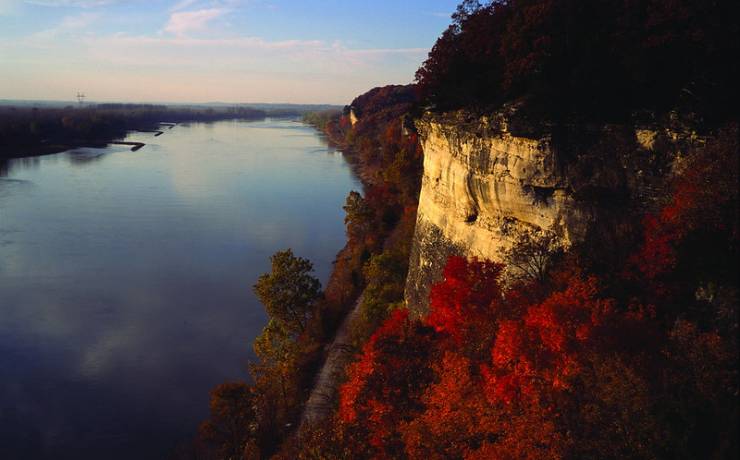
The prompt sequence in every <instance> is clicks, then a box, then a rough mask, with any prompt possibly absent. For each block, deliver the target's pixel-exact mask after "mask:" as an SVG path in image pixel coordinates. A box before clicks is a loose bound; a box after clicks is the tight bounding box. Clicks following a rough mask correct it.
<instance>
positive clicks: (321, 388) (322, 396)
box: [301, 295, 362, 426]
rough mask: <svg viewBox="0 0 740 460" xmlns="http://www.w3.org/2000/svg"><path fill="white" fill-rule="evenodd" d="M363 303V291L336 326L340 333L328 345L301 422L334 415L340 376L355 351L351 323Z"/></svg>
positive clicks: (316, 421) (303, 423)
mask: <svg viewBox="0 0 740 460" xmlns="http://www.w3.org/2000/svg"><path fill="white" fill-rule="evenodd" d="M360 305H362V295H360V297H359V298H358V299H357V302H355V305H354V307H353V308H352V311H350V312H349V313H348V314H347V316H346V317H345V318H344V321H342V324H341V325H340V326H339V329H338V330H337V335H336V336H335V337H334V342H332V344H331V347H330V348H329V353H328V355H327V357H326V361H325V362H324V365H323V366H322V367H321V371H320V372H319V374H318V376H317V377H316V382H315V383H314V387H313V390H311V395H310V396H309V397H308V401H307V402H306V407H305V408H304V409H303V415H302V416H301V426H303V425H305V424H306V423H309V424H314V423H318V422H321V421H322V420H324V419H326V417H328V416H329V415H331V413H332V412H333V410H334V401H335V400H336V397H337V392H338V391H339V379H340V378H341V377H342V373H343V372H344V369H345V367H346V366H347V364H348V363H349V362H350V360H351V359H352V357H353V355H354V351H355V350H354V347H353V346H352V344H351V343H350V336H349V326H350V324H351V323H352V320H353V319H354V318H355V317H357V315H358V314H359V313H360Z"/></svg>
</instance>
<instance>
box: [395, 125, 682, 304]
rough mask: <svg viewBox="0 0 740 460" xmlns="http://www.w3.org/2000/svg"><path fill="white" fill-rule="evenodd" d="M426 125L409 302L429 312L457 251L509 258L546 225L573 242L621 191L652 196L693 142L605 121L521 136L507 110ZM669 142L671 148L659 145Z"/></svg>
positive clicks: (563, 239)
mask: <svg viewBox="0 0 740 460" xmlns="http://www.w3.org/2000/svg"><path fill="white" fill-rule="evenodd" d="M416 124H417V129H418V131H419V135H420V139H421V142H422V146H423V149H424V174H423V178H422V186H421V194H420V197H419V209H418V215H417V222H416V232H415V237H414V242H413V247H412V251H411V260H410V265H409V275H408V279H407V285H406V301H407V304H408V305H409V307H410V308H411V309H412V310H414V311H416V312H418V313H421V314H423V313H425V312H426V310H427V305H428V300H427V299H428V295H429V290H430V287H431V285H432V284H433V283H434V282H435V281H437V280H438V279H439V278H440V275H441V272H442V269H443V267H444V264H445V262H446V260H447V258H448V257H449V256H450V255H452V254H461V255H466V256H475V257H479V258H486V259H491V260H499V259H500V256H501V250H502V249H504V248H507V247H510V246H511V244H512V243H513V242H514V241H515V240H516V238H517V236H518V235H520V234H521V233H522V232H524V231H527V230H536V229H544V230H548V231H552V232H554V233H555V234H556V235H557V236H558V238H559V240H560V243H561V244H562V246H564V247H568V246H570V245H571V244H573V243H575V242H578V241H580V240H582V239H583V238H584V237H585V236H586V233H587V232H588V231H589V230H590V229H591V228H592V227H593V224H594V222H596V221H597V220H600V219H601V218H602V217H604V216H603V213H604V211H605V210H608V209H611V210H613V209H614V208H615V203H620V200H621V197H623V196H625V195H639V194H641V193H642V194H644V195H646V196H648V195H650V193H649V189H650V187H651V186H655V182H656V178H658V177H664V176H665V175H666V173H667V172H668V171H670V169H671V165H672V163H673V160H674V159H675V157H676V153H677V151H679V150H680V149H677V148H676V147H677V145H678V144H679V142H678V139H679V138H681V139H682V140H685V139H684V138H683V137H681V136H677V135H675V134H674V135H673V137H672V138H671V136H668V135H667V134H666V132H667V131H666V132H664V131H658V130H650V129H634V128H624V127H609V128H605V127H603V126H602V127H599V128H584V129H583V130H582V131H581V134H582V135H580V136H578V138H577V139H576V138H574V137H573V136H572V133H569V132H568V131H567V130H566V131H563V132H558V133H553V132H552V130H550V131H549V132H547V130H544V132H546V134H541V133H540V134H537V135H532V134H531V133H528V134H526V135H515V134H512V131H514V129H512V128H511V126H510V125H509V123H508V122H507V118H506V117H505V116H503V115H494V116H491V117H482V118H471V117H468V116H466V115H464V114H460V113H457V114H451V115H449V114H448V115H444V116H432V115H429V114H427V115H425V116H424V117H423V118H422V119H421V120H418V121H417V123H416ZM666 139H668V140H670V139H672V140H671V141H670V142H662V144H661V141H665V140H666ZM684 144H685V142H684ZM660 145H664V146H668V147H667V148H663V149H662V151H661V152H657V151H656V146H660ZM560 146H567V148H564V147H560ZM643 201H645V200H643ZM617 207H618V206H617Z"/></svg>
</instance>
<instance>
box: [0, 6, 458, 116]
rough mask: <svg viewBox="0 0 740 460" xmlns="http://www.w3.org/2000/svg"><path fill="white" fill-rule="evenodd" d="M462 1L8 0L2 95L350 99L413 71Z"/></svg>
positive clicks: (1, 34) (1, 26)
mask: <svg viewBox="0 0 740 460" xmlns="http://www.w3.org/2000/svg"><path fill="white" fill-rule="evenodd" d="M457 3H458V2H457V0H427V1H424V0H410V1H407V2H391V1H387V0H383V1H377V2H373V4H372V5H368V4H360V3H358V2H342V1H338V0H326V1H318V0H306V1H300V2H299V1H295V0H154V1H151V2H145V1H143V0H130V1H121V0H0V72H2V74H3V79H4V81H3V85H2V86H0V99H6V100H7V99H12V100H29V101H30V100H34V101H45V100H49V101H66V100H70V101H73V100H74V95H75V94H76V93H77V92H78V91H81V92H84V93H85V94H86V95H87V96H88V99H89V100H90V101H95V102H103V103H105V102H132V103H144V102H146V103H190V104H204V103H218V102H223V103H233V104H250V103H251V104H257V103H275V104H288V103H292V104H333V105H344V104H347V103H349V102H350V101H351V100H352V99H353V98H354V97H355V96H357V95H359V94H361V93H363V92H365V91H367V90H368V89H370V88H372V87H375V86H382V85H387V84H406V83H410V82H411V81H413V78H414V73H415V71H416V69H417V68H418V66H419V65H420V64H421V63H422V62H423V61H424V59H425V58H426V56H427V53H428V52H429V50H430V48H431V47H432V45H433V44H434V42H435V40H436V39H437V37H438V36H439V35H440V33H441V32H442V31H443V30H444V29H445V28H446V26H447V25H448V24H449V16H450V14H451V13H452V12H453V11H454V9H455V6H456V5H457ZM276 101H277V102H276Z"/></svg>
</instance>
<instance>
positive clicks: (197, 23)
mask: <svg viewBox="0 0 740 460" xmlns="http://www.w3.org/2000/svg"><path fill="white" fill-rule="evenodd" d="M227 11H228V10H226V9H225V8H208V9H204V10H196V11H180V12H176V13H172V15H171V16H170V20H169V21H168V22H167V25H165V27H164V31H165V32H169V33H172V34H175V35H184V34H185V33H187V32H193V31H199V30H203V29H205V28H206V27H207V26H208V23H209V22H210V21H212V20H214V19H216V18H218V17H220V16H223V15H224V14H226V13H227Z"/></svg>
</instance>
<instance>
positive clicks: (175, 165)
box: [0, 119, 360, 459]
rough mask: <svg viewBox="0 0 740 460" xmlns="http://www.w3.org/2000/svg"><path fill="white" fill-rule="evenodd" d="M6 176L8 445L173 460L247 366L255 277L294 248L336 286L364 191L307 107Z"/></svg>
mask: <svg viewBox="0 0 740 460" xmlns="http://www.w3.org/2000/svg"><path fill="white" fill-rule="evenodd" d="M125 140H126V141H129V142H139V141H140V142H145V143H146V144H147V145H146V146H145V147H144V148H142V149H141V150H138V151H136V152H132V151H130V150H129V148H128V147H125V146H110V147H107V148H102V149H90V148H85V149H76V150H72V151H68V152H64V153H59V154H54V155H47V156H43V157H36V158H21V159H18V160H13V161H11V162H10V163H9V164H8V165H7V168H6V170H5V171H4V172H3V173H2V175H0V458H7V459H13V458H19V459H20V458H34V459H35V458H49V459H51V458H54V459H67V458H69V459H87V458H96V459H103V458H105V459H116V458H121V459H129V458H131V459H133V458H136V459H147V458H163V457H164V456H166V454H167V453H168V452H170V451H171V449H172V448H173V447H174V446H176V445H177V444H178V443H180V442H183V441H184V440H186V439H187V437H188V436H189V435H191V434H192V433H193V432H194V430H195V428H196V426H197V424H198V422H199V421H201V420H202V419H204V418H205V417H206V416H207V411H208V391H209V390H210V389H211V388H212V387H213V386H215V385H216V384H218V383H221V382H224V381H228V380H240V379H241V380H246V379H248V373H247V370H246V368H247V363H248V361H249V360H250V359H252V358H253V353H252V350H251V343H252V340H253V339H254V337H255V336H256V335H257V334H259V332H260V330H261V328H262V327H263V326H264V324H265V321H266V317H265V314H264V311H263V308H262V306H261V305H260V304H259V303H258V302H257V300H256V299H255V297H254V295H253V293H252V290H251V286H252V284H254V282H255V281H256V279H257V277H258V276H259V274H261V273H263V272H265V271H268V270H269V256H270V255H271V254H273V253H274V252H275V251H277V250H280V249H284V248H288V247H290V248H292V249H293V251H294V252H295V253H296V254H297V255H300V256H303V257H307V258H309V259H311V260H312V261H313V262H314V265H315V268H316V273H317V276H318V277H319V278H320V279H321V280H322V282H324V283H325V281H326V279H327V276H328V274H329V271H330V269H331V262H332V260H333V259H334V256H335V255H336V253H337V251H338V250H339V249H340V248H341V247H342V246H343V244H344V241H345V235H344V227H343V223H342V222H343V211H342V204H343V203H344V199H345V197H346V195H347V193H348V192H349V191H350V190H352V189H355V190H359V189H360V184H359V182H358V180H357V179H356V178H355V177H353V176H352V173H351V171H350V168H349V166H348V165H347V164H346V163H345V161H344V159H343V157H342V155H341V153H339V152H337V151H334V150H333V149H331V148H330V147H328V146H327V145H326V143H325V142H324V141H323V140H322V139H321V138H320V137H319V136H318V135H317V134H316V132H315V131H314V130H313V129H312V128H310V127H308V126H306V125H303V124H301V123H298V122H296V121H293V120H280V119H272V120H271V119H268V120H265V121H256V122H240V121H222V122H216V123H211V124H203V123H198V124H191V125H178V126H176V127H174V128H173V129H165V132H164V134H163V135H161V136H157V137H155V136H154V134H149V133H137V134H132V135H130V136H128V138H127V139H125Z"/></svg>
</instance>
